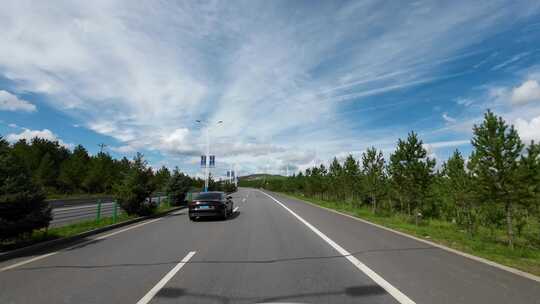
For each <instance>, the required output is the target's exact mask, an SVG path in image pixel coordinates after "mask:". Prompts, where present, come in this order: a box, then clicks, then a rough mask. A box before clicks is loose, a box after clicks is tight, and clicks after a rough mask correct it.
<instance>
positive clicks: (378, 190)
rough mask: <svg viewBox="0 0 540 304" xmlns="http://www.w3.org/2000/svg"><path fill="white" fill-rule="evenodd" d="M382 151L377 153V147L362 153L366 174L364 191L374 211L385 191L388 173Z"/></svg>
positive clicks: (363, 168) (363, 170)
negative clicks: (385, 169)
mask: <svg viewBox="0 0 540 304" xmlns="http://www.w3.org/2000/svg"><path fill="white" fill-rule="evenodd" d="M384 168H385V162H384V157H383V154H382V151H379V152H378V153H377V150H376V149H375V147H371V148H369V149H367V151H366V152H364V153H363V154H362V173H363V176H364V179H363V181H364V183H363V184H364V191H365V192H366V194H368V199H369V200H370V201H371V204H372V211H373V213H375V212H376V211H377V202H378V201H380V200H381V199H382V197H383V196H384V193H385V190H386V189H385V183H386V173H385V171H384Z"/></svg>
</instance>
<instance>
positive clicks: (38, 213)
mask: <svg viewBox="0 0 540 304" xmlns="http://www.w3.org/2000/svg"><path fill="white" fill-rule="evenodd" d="M0 140H1V138H0ZM51 219H52V217H51V208H50V207H49V205H48V204H47V202H45V194H44V193H43V191H42V190H41V188H40V187H38V186H37V185H36V184H35V183H34V182H33V181H32V178H31V177H30V175H29V174H28V172H27V171H26V169H25V167H24V166H23V165H21V164H20V162H18V161H17V159H16V158H15V157H13V155H11V153H10V152H8V151H5V150H4V151H2V152H0V240H8V239H14V238H18V237H21V236H24V235H25V234H30V233H31V232H32V231H33V230H35V229H40V228H44V227H47V226H48V225H49V222H50V221H51Z"/></svg>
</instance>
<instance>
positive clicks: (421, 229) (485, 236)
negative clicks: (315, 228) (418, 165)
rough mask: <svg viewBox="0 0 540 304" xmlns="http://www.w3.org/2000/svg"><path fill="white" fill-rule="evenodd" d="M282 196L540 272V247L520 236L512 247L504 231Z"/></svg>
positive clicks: (291, 195) (519, 267)
mask: <svg viewBox="0 0 540 304" xmlns="http://www.w3.org/2000/svg"><path fill="white" fill-rule="evenodd" d="M281 194H282V195H285V196H288V197H291V198H295V199H299V200H304V201H308V202H311V203H314V204H316V205H319V206H322V207H326V208H329V209H333V210H337V211H340V212H343V213H346V214H349V215H352V216H355V217H358V218H361V219H364V220H367V221H370V222H372V223H375V224H379V225H382V226H385V227H388V228H392V229H394V230H397V231H401V232H404V233H407V234H410V235H413V236H416V237H419V238H422V239H426V240H429V241H432V242H435V243H439V244H441V245H444V246H447V247H450V248H453V249H457V250H459V251H462V252H466V253H469V254H472V255H476V256H479V257H482V258H485V259H488V260H491V261H494V262H497V263H500V264H503V265H506V266H510V267H513V268H517V269H520V270H522V271H526V272H529V273H532V274H534V275H540V246H539V244H533V243H530V242H528V241H525V238H520V237H518V238H517V242H516V248H515V249H513V250H512V249H510V248H508V247H507V246H506V244H505V243H504V232H503V231H496V232H495V233H492V232H491V231H489V230H488V229H485V228H483V227H480V228H479V229H478V232H477V233H476V235H474V236H470V235H468V234H467V233H466V232H465V231H464V230H462V229H460V228H459V227H458V226H456V225H455V224H453V223H450V222H447V221H442V220H431V219H430V220H424V221H423V222H422V224H421V225H418V226H417V225H415V223H414V222H413V221H412V220H411V219H410V218H409V217H407V216H404V215H381V214H373V213H372V212H371V210H370V209H369V208H367V207H365V206H360V207H355V206H352V205H351V204H345V203H340V202H331V201H323V200H319V199H316V198H310V197H305V196H301V195H297V194H290V193H281Z"/></svg>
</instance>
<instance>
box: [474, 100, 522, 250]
mask: <svg viewBox="0 0 540 304" xmlns="http://www.w3.org/2000/svg"><path fill="white" fill-rule="evenodd" d="M472 145H473V147H474V151H473V154H472V157H471V170H472V172H473V174H474V175H475V177H476V178H475V180H476V192H477V193H478V195H479V197H480V198H481V199H482V201H483V204H485V205H487V206H484V207H487V209H488V210H489V211H490V212H489V213H488V215H489V217H488V219H489V221H490V222H491V223H492V224H498V222H499V219H500V216H497V213H498V212H496V213H495V212H492V211H494V210H497V211H500V210H501V209H502V208H504V213H505V219H506V226H507V237H508V245H509V246H510V247H512V246H513V239H514V231H513V213H514V212H515V202H516V201H518V202H519V201H520V199H521V197H522V192H521V191H520V179H519V157H520V156H521V152H522V150H523V147H524V145H523V143H522V142H521V140H520V139H519V135H518V134H517V131H516V130H515V128H514V126H510V127H508V125H507V124H506V123H505V121H504V120H503V119H502V118H501V117H497V116H495V114H493V112H491V111H489V110H488V112H487V113H486V114H485V116H484V121H483V122H482V124H481V125H480V126H476V125H475V126H474V128H473V139H472ZM500 206H502V208H501V207H500Z"/></svg>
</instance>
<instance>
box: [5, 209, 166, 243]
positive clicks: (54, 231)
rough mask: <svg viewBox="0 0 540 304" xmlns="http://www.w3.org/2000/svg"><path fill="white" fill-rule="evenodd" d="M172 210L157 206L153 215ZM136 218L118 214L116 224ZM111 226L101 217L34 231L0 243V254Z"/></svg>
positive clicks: (110, 223)
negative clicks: (28, 234) (22, 236)
mask: <svg viewBox="0 0 540 304" xmlns="http://www.w3.org/2000/svg"><path fill="white" fill-rule="evenodd" d="M172 208H175V206H169V205H168V204H161V206H159V208H157V209H156V211H155V213H156V214H159V213H163V212H166V211H168V210H170V209H172ZM136 217H137V216H136V215H127V214H126V213H124V212H121V213H119V214H118V217H117V220H116V223H121V222H125V221H127V220H131V219H134V218H136ZM112 224H115V223H114V222H113V218H112V217H103V218H101V219H100V220H99V221H96V220H87V221H83V222H78V223H74V224H69V225H65V226H61V227H54V228H49V229H48V230H45V229H41V230H36V231H34V232H33V233H32V235H30V236H28V237H26V238H24V239H21V240H17V241H6V242H0V252H1V251H7V250H13V249H17V248H22V247H26V246H30V245H33V244H37V243H40V242H44V241H50V240H54V239H59V238H65V237H70V236H74V235H77V234H79V233H83V232H86V231H90V230H94V229H98V228H102V227H106V226H109V225H112Z"/></svg>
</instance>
